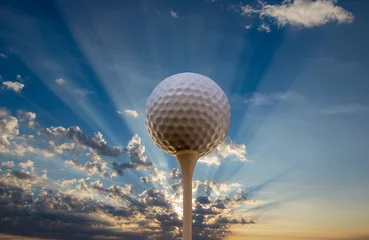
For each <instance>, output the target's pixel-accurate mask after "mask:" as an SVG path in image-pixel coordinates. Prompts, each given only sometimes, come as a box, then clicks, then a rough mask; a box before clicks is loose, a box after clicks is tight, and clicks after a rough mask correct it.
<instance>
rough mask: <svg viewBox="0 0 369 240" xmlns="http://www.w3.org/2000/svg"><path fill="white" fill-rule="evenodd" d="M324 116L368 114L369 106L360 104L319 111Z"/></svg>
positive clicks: (332, 107)
mask: <svg viewBox="0 0 369 240" xmlns="http://www.w3.org/2000/svg"><path fill="white" fill-rule="evenodd" d="M320 111H321V113H322V114H325V115H344V114H357V113H363V112H369V106H365V105H361V104H343V105H335V106H331V107H327V108H324V109H321V110H320Z"/></svg>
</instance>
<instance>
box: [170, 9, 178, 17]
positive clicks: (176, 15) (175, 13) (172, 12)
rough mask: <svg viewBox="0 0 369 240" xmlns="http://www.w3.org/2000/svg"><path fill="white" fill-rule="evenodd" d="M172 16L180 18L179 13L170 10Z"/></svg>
mask: <svg viewBox="0 0 369 240" xmlns="http://www.w3.org/2000/svg"><path fill="white" fill-rule="evenodd" d="M170 15H171V16H172V18H178V13H177V12H174V11H173V10H170Z"/></svg>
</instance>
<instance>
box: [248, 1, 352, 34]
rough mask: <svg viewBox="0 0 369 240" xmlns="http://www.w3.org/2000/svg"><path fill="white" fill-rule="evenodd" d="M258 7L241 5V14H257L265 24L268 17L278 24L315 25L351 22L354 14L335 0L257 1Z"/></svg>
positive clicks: (281, 25) (307, 26)
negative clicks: (273, 2) (272, 2)
mask: <svg viewBox="0 0 369 240" xmlns="http://www.w3.org/2000/svg"><path fill="white" fill-rule="evenodd" d="M258 2H259V7H256V8H254V7H252V6H250V5H245V6H241V13H242V14H243V15H245V14H246V15H254V14H256V15H258V16H259V17H260V19H261V21H262V24H261V25H260V26H259V28H260V27H262V26H263V24H265V19H270V20H271V21H272V22H275V23H276V24H277V25H278V26H280V27H284V26H286V25H291V26H296V27H306V28H309V27H316V26H321V25H324V24H327V23H330V22H336V23H338V24H342V23H351V22H352V21H353V20H354V16H353V14H352V13H351V12H349V11H347V10H345V9H343V8H342V7H340V6H338V5H337V0H284V1H283V2H282V3H281V4H268V3H267V2H263V1H261V0H260V1H258Z"/></svg>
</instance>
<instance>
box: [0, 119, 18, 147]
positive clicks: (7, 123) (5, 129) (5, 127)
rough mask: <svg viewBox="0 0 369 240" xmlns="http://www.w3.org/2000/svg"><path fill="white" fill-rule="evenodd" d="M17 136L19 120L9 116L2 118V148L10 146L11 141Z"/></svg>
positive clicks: (0, 141) (0, 143) (0, 136)
mask: <svg viewBox="0 0 369 240" xmlns="http://www.w3.org/2000/svg"><path fill="white" fill-rule="evenodd" d="M17 135H19V125H18V120H17V119H16V118H15V117H12V116H9V115H4V116H3V117H1V116H0V146H1V145H3V146H8V145H10V142H9V139H13V138H14V137H15V136H17Z"/></svg>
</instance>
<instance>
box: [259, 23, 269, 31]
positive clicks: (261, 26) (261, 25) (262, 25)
mask: <svg viewBox="0 0 369 240" xmlns="http://www.w3.org/2000/svg"><path fill="white" fill-rule="evenodd" d="M258 31H259V32H266V33H269V32H270V31H271V30H270V26H269V25H268V24H266V23H262V24H260V26H259V27H258Z"/></svg>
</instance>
